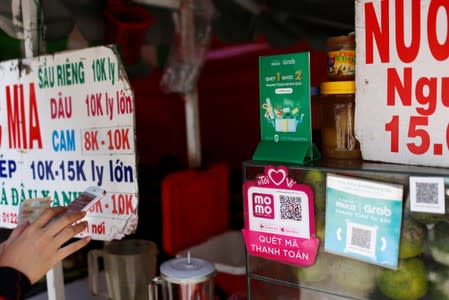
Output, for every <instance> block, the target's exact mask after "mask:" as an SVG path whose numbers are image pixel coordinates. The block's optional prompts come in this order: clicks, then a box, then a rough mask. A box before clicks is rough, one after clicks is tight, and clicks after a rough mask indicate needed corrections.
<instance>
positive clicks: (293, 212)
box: [280, 195, 302, 221]
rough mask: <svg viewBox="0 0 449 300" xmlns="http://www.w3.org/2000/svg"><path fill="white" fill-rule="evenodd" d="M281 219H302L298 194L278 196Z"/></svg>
mask: <svg viewBox="0 0 449 300" xmlns="http://www.w3.org/2000/svg"><path fill="white" fill-rule="evenodd" d="M280 203H281V219H284V220H294V221H301V220H302V206H301V197H298V196H286V195H281V196H280Z"/></svg>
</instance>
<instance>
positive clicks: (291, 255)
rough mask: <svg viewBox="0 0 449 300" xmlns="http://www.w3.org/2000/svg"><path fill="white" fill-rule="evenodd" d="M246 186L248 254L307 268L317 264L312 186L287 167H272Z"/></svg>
mask: <svg viewBox="0 0 449 300" xmlns="http://www.w3.org/2000/svg"><path fill="white" fill-rule="evenodd" d="M243 189H244V198H245V200H244V205H245V207H244V209H245V229H243V230H242V232H243V236H244V238H245V243H246V247H247V249H248V253H249V254H250V255H253V256H259V257H263V258H266V259H270V260H275V261H279V262H282V263H288V264H294V265H299V266H304V267H306V266H310V265H312V264H314V262H315V258H316V255H317V251H318V245H319V239H318V238H316V236H315V216H314V209H313V198H312V197H313V196H312V195H313V194H312V189H311V188H310V186H307V185H303V184H298V183H296V181H295V180H294V179H291V178H289V177H288V170H287V168H285V167H283V166H280V167H278V168H274V167H273V166H268V167H266V168H265V172H264V174H263V175H260V176H258V177H257V180H255V181H247V182H245V183H244V186H243Z"/></svg>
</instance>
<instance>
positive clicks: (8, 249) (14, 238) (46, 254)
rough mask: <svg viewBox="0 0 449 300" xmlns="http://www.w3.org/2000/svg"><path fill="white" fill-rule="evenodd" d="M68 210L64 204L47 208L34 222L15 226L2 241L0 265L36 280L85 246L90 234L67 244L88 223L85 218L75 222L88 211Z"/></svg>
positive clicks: (32, 281)
mask: <svg viewBox="0 0 449 300" xmlns="http://www.w3.org/2000/svg"><path fill="white" fill-rule="evenodd" d="M66 211H67V209H66V208H65V207H54V208H47V209H45V210H44V211H43V212H42V214H41V215H40V216H38V217H37V218H36V220H35V221H34V222H32V223H28V222H25V223H23V224H22V225H20V226H18V227H17V228H16V229H14V230H13V231H12V232H11V235H10V236H9V238H8V239H7V240H6V241H5V242H4V243H3V244H2V252H1V253H0V266H7V267H11V268H14V269H16V270H18V271H20V272H22V273H23V274H25V275H26V276H27V277H28V279H29V280H30V282H31V284H34V283H36V282H37V281H38V280H39V279H40V278H41V277H42V276H44V275H45V273H47V272H48V271H49V270H50V269H51V268H52V267H53V266H54V265H56V264H57V263H58V262H60V261H62V260H63V259H64V258H66V257H67V256H69V255H70V254H72V253H74V252H76V251H78V250H79V249H81V248H83V247H84V246H86V245H87V243H89V241H90V237H87V238H83V239H79V240H77V241H74V242H72V243H69V244H67V245H64V244H65V243H66V242H67V241H69V240H70V239H71V238H73V237H74V236H75V235H77V234H78V233H80V232H81V231H83V230H84V229H85V228H86V227H87V222H86V221H84V222H80V223H78V224H74V222H76V221H78V220H80V219H82V218H83V217H84V216H85V215H86V213H85V212H82V211H79V212H71V213H67V214H64V213H65V212H66ZM57 216H59V217H58V218H57V219H55V220H54V221H53V222H50V221H52V220H53V218H55V217H57ZM62 245H64V246H63V247H62Z"/></svg>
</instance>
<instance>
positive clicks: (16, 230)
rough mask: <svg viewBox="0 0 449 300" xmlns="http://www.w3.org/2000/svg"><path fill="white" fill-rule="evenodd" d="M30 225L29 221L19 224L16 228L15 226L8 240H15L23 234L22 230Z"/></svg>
mask: <svg viewBox="0 0 449 300" xmlns="http://www.w3.org/2000/svg"><path fill="white" fill-rule="evenodd" d="M28 225H30V223H28V221H26V222H24V223H22V224H20V225H19V226H17V227H16V228H14V230H13V231H12V232H11V234H10V235H9V238H8V240H14V239H15V238H17V237H18V236H19V235H21V234H22V232H24V231H25V229H26V228H27V227H28Z"/></svg>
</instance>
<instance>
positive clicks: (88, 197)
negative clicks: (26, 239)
mask: <svg viewBox="0 0 449 300" xmlns="http://www.w3.org/2000/svg"><path fill="white" fill-rule="evenodd" d="M104 195H106V191H105V190H103V189H101V188H99V187H95V186H91V187H88V188H87V189H86V190H84V191H83V192H81V194H80V195H79V196H78V197H76V198H75V200H73V201H72V202H71V203H70V204H69V205H68V206H67V212H66V213H70V212H74V211H87V210H88V209H89V208H91V207H92V206H93V205H94V204H95V203H96V202H97V201H98V200H100V199H101V198H103V197H104ZM50 202H51V199H50V197H47V198H34V199H25V200H24V201H23V203H22V205H21V206H20V208H19V218H18V219H19V220H18V223H19V224H21V223H23V222H24V221H29V222H33V221H34V219H36V218H37V217H38V216H39V215H40V214H41V213H42V211H43V210H44V209H46V208H48V207H50ZM52 222H53V221H52Z"/></svg>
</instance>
